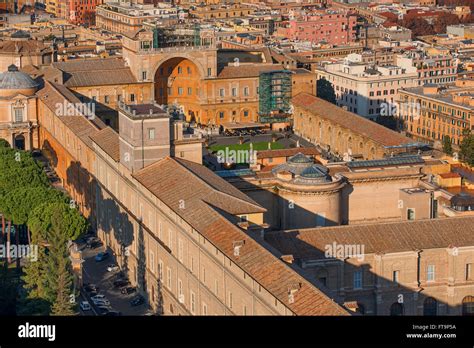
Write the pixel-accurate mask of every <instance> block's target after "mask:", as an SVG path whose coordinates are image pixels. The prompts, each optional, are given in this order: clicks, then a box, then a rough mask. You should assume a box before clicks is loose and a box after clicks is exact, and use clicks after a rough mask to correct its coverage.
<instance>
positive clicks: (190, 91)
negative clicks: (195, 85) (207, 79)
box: [188, 87, 193, 95]
mask: <svg viewBox="0 0 474 348" xmlns="http://www.w3.org/2000/svg"><path fill="white" fill-rule="evenodd" d="M191 94H193V89H192V87H188V95H191Z"/></svg>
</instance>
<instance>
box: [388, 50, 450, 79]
mask: <svg viewBox="0 0 474 348" xmlns="http://www.w3.org/2000/svg"><path fill="white" fill-rule="evenodd" d="M395 61H396V64H397V65H398V66H401V67H402V68H405V69H406V68H409V67H416V69H417V71H418V85H419V86H423V85H425V84H447V83H454V81H455V80H456V76H457V63H456V60H455V59H454V58H453V57H452V56H451V55H430V54H427V53H426V52H425V51H423V50H410V51H407V52H405V53H403V54H400V55H397V56H396V58H395Z"/></svg>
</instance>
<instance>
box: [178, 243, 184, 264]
mask: <svg viewBox="0 0 474 348" xmlns="http://www.w3.org/2000/svg"><path fill="white" fill-rule="evenodd" d="M178 260H179V261H181V262H183V241H182V239H179V240H178Z"/></svg>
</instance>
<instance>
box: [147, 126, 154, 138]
mask: <svg viewBox="0 0 474 348" xmlns="http://www.w3.org/2000/svg"><path fill="white" fill-rule="evenodd" d="M148 139H150V140H153V139H155V128H148Z"/></svg>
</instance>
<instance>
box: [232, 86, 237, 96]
mask: <svg viewBox="0 0 474 348" xmlns="http://www.w3.org/2000/svg"><path fill="white" fill-rule="evenodd" d="M232 96H233V97H237V88H235V87H233V88H232Z"/></svg>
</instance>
